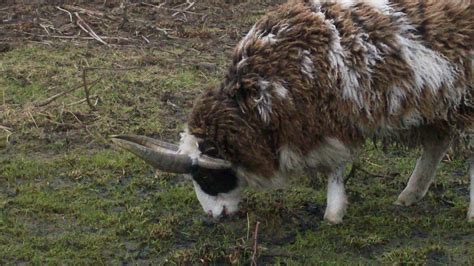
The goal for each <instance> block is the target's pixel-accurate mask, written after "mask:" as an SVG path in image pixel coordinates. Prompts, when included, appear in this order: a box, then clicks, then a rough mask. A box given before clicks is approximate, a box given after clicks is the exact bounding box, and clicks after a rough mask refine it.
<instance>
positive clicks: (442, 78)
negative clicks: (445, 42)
mask: <svg viewBox="0 0 474 266" xmlns="http://www.w3.org/2000/svg"><path fill="white" fill-rule="evenodd" d="M396 38H397V41H398V43H399V44H400V47H401V55H402V56H403V59H404V60H405V62H406V63H407V64H408V65H409V66H410V67H411V69H412V70H413V75H414V84H413V85H414V89H415V90H416V92H417V94H418V95H420V94H421V93H422V90H423V89H425V88H426V89H429V90H431V93H432V94H436V93H437V92H438V90H439V89H440V88H441V87H442V86H443V85H445V86H447V87H449V88H452V87H453V83H454V81H455V79H456V76H457V73H456V70H455V68H454V66H452V65H451V64H450V63H449V62H448V60H446V59H445V58H443V57H442V56H441V55H440V54H438V53H437V52H435V51H433V50H431V49H428V48H427V47H425V46H424V45H422V44H421V43H420V42H419V41H415V40H412V39H409V38H406V37H404V36H401V35H397V36H396ZM449 91H450V92H451V91H452V92H453V93H454V92H457V94H458V95H451V96H453V97H456V98H460V97H461V95H460V93H459V92H458V91H457V90H454V89H453V90H449Z"/></svg>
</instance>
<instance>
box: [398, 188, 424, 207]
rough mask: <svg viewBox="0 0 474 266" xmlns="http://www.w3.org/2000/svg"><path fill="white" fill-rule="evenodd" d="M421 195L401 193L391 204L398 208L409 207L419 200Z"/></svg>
mask: <svg viewBox="0 0 474 266" xmlns="http://www.w3.org/2000/svg"><path fill="white" fill-rule="evenodd" d="M422 198H423V195H420V194H419V193H415V192H411V191H405V190H404V191H402V193H400V195H399V196H398V199H397V200H396V201H395V202H394V203H393V204H395V205H398V206H411V205H413V204H415V203H416V202H418V201H419V200H421V199H422Z"/></svg>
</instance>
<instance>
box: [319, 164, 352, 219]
mask: <svg viewBox="0 0 474 266" xmlns="http://www.w3.org/2000/svg"><path fill="white" fill-rule="evenodd" d="M343 174H344V167H340V168H337V169H336V170H335V171H333V172H332V173H331V174H329V178H328V192H327V206H326V212H325V213H324V219H325V220H327V221H329V222H330V223H332V224H340V223H342V218H343V217H344V214H346V209H347V196H346V191H345V189H344V177H343Z"/></svg>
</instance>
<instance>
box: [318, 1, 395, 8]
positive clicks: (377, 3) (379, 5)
mask: <svg viewBox="0 0 474 266" xmlns="http://www.w3.org/2000/svg"><path fill="white" fill-rule="evenodd" d="M359 2H363V3H365V4H368V5H370V6H371V7H373V8H376V9H379V10H384V9H386V8H387V6H388V5H389V3H388V0H313V1H312V3H313V5H317V4H322V3H334V4H340V5H341V6H342V7H344V8H350V7H352V6H354V5H355V4H357V3H359Z"/></svg>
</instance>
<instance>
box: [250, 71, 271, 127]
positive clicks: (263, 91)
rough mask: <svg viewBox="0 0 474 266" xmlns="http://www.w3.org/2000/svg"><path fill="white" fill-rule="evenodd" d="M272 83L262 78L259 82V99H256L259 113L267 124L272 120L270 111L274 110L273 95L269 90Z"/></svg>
mask: <svg viewBox="0 0 474 266" xmlns="http://www.w3.org/2000/svg"><path fill="white" fill-rule="evenodd" d="M270 84H271V83H270V82H269V81H266V80H260V81H259V82H258V85H259V86H260V96H259V98H258V99H254V101H255V104H256V106H257V111H258V114H259V115H260V117H261V118H262V121H263V122H264V123H265V124H268V123H269V122H270V113H271V112H272V95H271V92H270V90H269V87H270Z"/></svg>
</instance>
